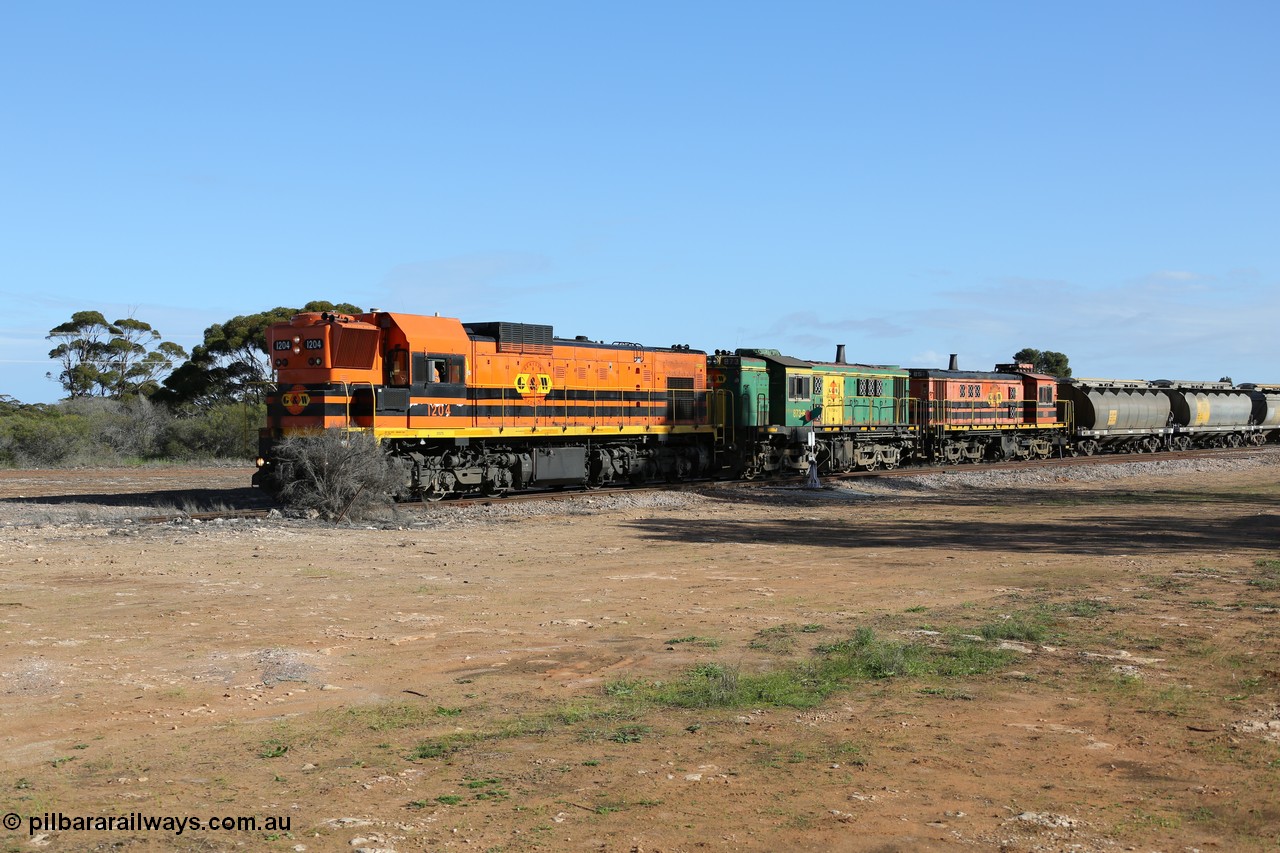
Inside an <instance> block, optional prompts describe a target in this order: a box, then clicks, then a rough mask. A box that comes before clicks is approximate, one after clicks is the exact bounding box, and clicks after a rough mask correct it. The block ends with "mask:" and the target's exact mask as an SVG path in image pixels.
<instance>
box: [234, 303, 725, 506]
mask: <svg viewBox="0 0 1280 853" xmlns="http://www.w3.org/2000/svg"><path fill="white" fill-rule="evenodd" d="M267 342H268V346H269V351H270V354H271V359H272V364H273V367H274V369H275V371H276V375H277V377H278V381H277V391H276V392H275V393H274V394H273V395H272V396H270V397H268V399H267V427H266V428H265V429H264V430H263V431H262V435H261V444H262V450H261V456H262V462H261V466H260V468H259V470H258V473H257V474H256V475H255V477H254V483H255V484H257V485H260V486H264V487H266V488H269V489H273V487H274V461H273V453H272V452H271V449H272V447H273V445H274V444H275V443H276V442H277V441H279V440H280V439H282V438H285V437H288V436H293V435H300V434H308V433H314V432H318V431H320V430H323V429H326V428H333V427H337V428H341V429H349V430H351V429H359V430H362V431H365V432H367V433H369V432H371V433H372V434H373V436H374V437H375V438H376V439H377V440H378V441H379V442H380V443H381V444H382V445H383V446H384V447H385V448H386V449H387V450H388V452H390V453H391V454H392V455H394V456H397V457H399V458H401V459H403V460H405V462H406V463H407V464H408V466H409V468H410V471H411V473H410V477H409V480H408V483H407V489H408V492H409V494H407V495H403V497H420V498H426V499H428V500H436V499H439V498H442V497H444V496H446V495H449V494H459V493H467V492H477V493H482V494H497V493H501V492H505V491H507V490H510V489H522V488H526V487H528V486H530V485H542V486H555V485H567V484H581V483H582V482H583V472H584V471H585V472H586V474H587V477H586V482H587V484H588V485H603V484H605V483H614V482H626V483H640V482H645V481H647V480H655V479H677V478H681V477H686V476H697V475H699V474H702V473H705V472H707V471H708V470H709V468H710V466H711V453H710V449H709V448H710V447H711V442H710V441H709V440H707V436H708V434H709V433H710V432H711V431H712V429H713V428H712V427H711V426H710V425H708V424H707V417H706V414H707V412H706V406H707V401H706V369H707V359H706V354H705V353H703V352H701V351H698V350H693V349H690V348H688V347H671V348H657V347H644V346H640V345H639V344H632V343H625V342H614V343H612V344H604V343H602V342H598V341H591V340H588V339H587V338H585V337H578V338H576V339H574V340H565V339H561V338H555V337H553V336H552V333H551V327H550V326H545V325H537V324H531V323H471V324H467V325H465V326H464V325H463V324H462V323H461V322H459V321H458V320H456V319H452V318H448V317H423V316H418V315H413V314H400V313H393V312H384V311H371V312H368V313H365V314H359V315H356V316H347V315H342V314H333V313H304V314H299V315H297V316H295V317H294V318H293V319H292V320H291V321H290V322H288V323H278V324H276V325H274V326H272V327H271V328H270V329H268V331H267Z"/></svg>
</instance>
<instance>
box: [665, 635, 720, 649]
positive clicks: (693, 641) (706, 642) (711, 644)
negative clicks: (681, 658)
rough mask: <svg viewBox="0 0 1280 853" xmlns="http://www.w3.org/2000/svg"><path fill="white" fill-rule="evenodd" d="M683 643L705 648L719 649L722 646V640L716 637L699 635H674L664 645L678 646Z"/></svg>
mask: <svg viewBox="0 0 1280 853" xmlns="http://www.w3.org/2000/svg"><path fill="white" fill-rule="evenodd" d="M681 644H686V645H690V646H698V647H699V648H703V649H718V648H720V645H721V643H720V641H719V640H717V639H716V638H715V637H697V636H694V637H674V638H672V639H670V640H667V641H666V643H664V644H663V645H667V646H678V645H681Z"/></svg>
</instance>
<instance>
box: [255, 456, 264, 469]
mask: <svg viewBox="0 0 1280 853" xmlns="http://www.w3.org/2000/svg"><path fill="white" fill-rule="evenodd" d="M253 464H254V465H257V466H258V467H259V468H261V467H262V466H263V465H266V464H267V460H265V459H263V458H262V457H261V456H259V457H258V458H257V459H255V460H253Z"/></svg>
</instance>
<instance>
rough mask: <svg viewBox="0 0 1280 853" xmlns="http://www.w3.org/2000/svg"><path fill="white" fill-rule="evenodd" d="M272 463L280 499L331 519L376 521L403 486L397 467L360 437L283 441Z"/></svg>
mask: <svg viewBox="0 0 1280 853" xmlns="http://www.w3.org/2000/svg"><path fill="white" fill-rule="evenodd" d="M276 459H277V468H276V479H277V482H278V483H279V497H280V500H281V501H282V502H284V503H285V504H288V505H289V506H292V507H295V508H297V509H302V510H315V511H316V512H318V513H319V514H320V516H321V517H322V518H327V519H330V520H338V519H342V518H349V519H352V520H361V519H367V518H372V517H375V516H377V515H379V514H380V512H381V511H382V510H384V509H385V508H386V507H388V506H390V505H391V503H392V496H393V495H395V494H396V493H397V492H398V491H400V489H401V488H402V487H403V485H404V483H405V477H404V472H403V470H402V466H401V465H400V463H399V462H398V461H397V460H394V459H392V458H390V457H388V456H387V455H386V454H385V453H383V451H382V448H381V446H379V444H378V442H377V441H376V440H375V439H374V438H373V437H372V436H370V435H367V434H365V433H349V432H346V431H344V430H338V429H331V430H325V431H324V432H323V433H319V434H316V435H309V436H297V437H293V438H287V439H285V440H284V441H282V442H281V443H280V444H278V445H276Z"/></svg>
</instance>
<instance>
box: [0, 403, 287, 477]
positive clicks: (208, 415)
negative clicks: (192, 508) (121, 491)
mask: <svg viewBox="0 0 1280 853" xmlns="http://www.w3.org/2000/svg"><path fill="white" fill-rule="evenodd" d="M265 416H266V413H265V406H263V405H262V404H260V403H259V404H241V403H226V404H222V405H219V406H213V407H211V408H209V409H205V410H199V411H190V412H181V413H177V414H175V413H174V412H172V411H170V410H169V409H168V408H167V407H165V406H161V405H157V404H154V403H152V402H151V401H150V400H148V399H147V398H146V397H131V398H128V399H126V400H109V399H106V398H102V397H79V398H76V399H73V400H66V401H64V402H61V403H55V404H51V405H50V404H43V403H36V404H23V403H17V402H14V401H11V400H0V465H10V466H15V467H24V468H36V467H39V468H46V467H56V466H77V465H118V464H120V463H122V462H137V461H159V460H176V461H190V460H200V459H251V458H253V456H254V454H255V453H256V452H257V430H258V426H259V424H261V423H262V422H263V420H264V419H265Z"/></svg>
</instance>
